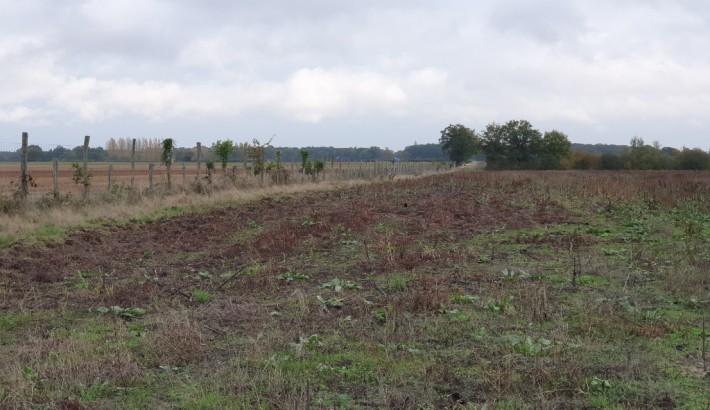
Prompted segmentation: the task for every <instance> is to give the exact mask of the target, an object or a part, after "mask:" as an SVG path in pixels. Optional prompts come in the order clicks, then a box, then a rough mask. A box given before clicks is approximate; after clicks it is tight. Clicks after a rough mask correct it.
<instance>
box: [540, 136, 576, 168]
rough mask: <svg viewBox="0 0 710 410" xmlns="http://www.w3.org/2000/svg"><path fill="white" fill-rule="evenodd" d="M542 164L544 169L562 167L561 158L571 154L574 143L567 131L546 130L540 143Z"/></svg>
mask: <svg viewBox="0 0 710 410" xmlns="http://www.w3.org/2000/svg"><path fill="white" fill-rule="evenodd" d="M540 145H541V146H540V165H541V167H542V168H543V169H560V160H561V159H562V158H564V157H566V156H568V155H569V154H570V147H571V146H572V143H571V142H570V141H569V138H567V135H565V133H563V132H560V131H557V130H552V131H547V132H545V135H544V136H543V137H542V141H541V144H540Z"/></svg>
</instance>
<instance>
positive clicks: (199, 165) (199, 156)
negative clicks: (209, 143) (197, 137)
mask: <svg viewBox="0 0 710 410" xmlns="http://www.w3.org/2000/svg"><path fill="white" fill-rule="evenodd" d="M201 170H202V143H201V142H198V143H197V178H196V179H197V180H198V181H199V180H200V171H201Z"/></svg>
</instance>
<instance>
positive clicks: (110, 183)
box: [108, 165, 113, 195]
mask: <svg viewBox="0 0 710 410" xmlns="http://www.w3.org/2000/svg"><path fill="white" fill-rule="evenodd" d="M112 189H113V165H109V166H108V193H109V195H111V190H112Z"/></svg>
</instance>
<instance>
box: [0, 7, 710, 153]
mask: <svg viewBox="0 0 710 410" xmlns="http://www.w3.org/2000/svg"><path fill="white" fill-rule="evenodd" d="M708 19H710V5H708V4H707V3H705V2H700V1H695V2H693V1H678V2H661V1H654V2H643V1H636V0H626V1H622V2H618V1H611V0H600V1H598V2H588V1H582V0H571V1H562V0H541V1H538V2H529V1H523V0H505V1H483V2H472V3H462V2H460V1H455V0H442V1H440V2H434V3H432V2H425V1H422V0H410V1H403V0H401V1H391V2H386V3H382V2H380V1H375V0H363V1H362V2H357V3H352V2H351V3H344V2H325V1H322V0H306V1H303V2H282V3H280V4H279V7H274V3H272V2H258V1H241V2H231V1H226V0H223V1H218V0H215V1H210V2H194V1H190V0H175V1H167V0H76V1H72V2H47V1H43V0H28V1H26V2H21V3H17V2H8V1H2V0H0V78H2V79H3V81H2V82H0V122H2V123H3V126H2V129H1V130H10V131H12V132H14V129H12V128H11V127H13V126H18V124H23V126H24V125H26V124H40V123H41V124H44V125H45V126H46V127H51V126H52V125H54V126H56V127H58V128H61V127H62V126H63V124H76V125H77V126H82V125H86V126H87V127H89V126H90V127H92V128H96V127H98V126H100V125H101V124H109V123H110V124H112V126H116V125H118V126H119V127H120V126H121V125H122V124H123V123H126V122H131V123H132V124H134V125H135V127H138V128H139V127H140V126H141V125H144V126H145V127H146V128H150V129H161V130H165V132H166V133H173V132H174V133H175V135H176V137H177V138H178V139H179V140H184V138H186V137H180V135H179V134H180V133H184V132H186V131H184V129H183V128H181V127H180V126H179V125H175V124H177V123H179V122H180V121H187V120H191V121H203V122H211V121H215V122H219V123H221V124H224V127H225V129H228V128H229V127H251V128H252V129H254V128H258V127H259V126H262V125H263V124H267V125H268V124H269V123H270V122H279V123H281V124H283V127H289V126H290V127H292V128H293V129H294V130H303V129H306V128H304V127H309V128H307V129H308V134H309V135H301V136H300V137H299V139H298V140H299V141H304V138H305V137H309V136H310V134H314V138H316V137H317V135H315V134H317V133H318V132H319V131H318V129H319V128H318V126H325V125H326V124H327V125H328V126H329V127H334V126H335V125H333V124H335V123H338V122H342V123H347V124H354V123H367V124H368V126H369V128H368V129H369V130H372V131H371V132H370V134H372V135H373V136H372V139H371V140H370V141H364V140H359V139H358V140H355V141H343V142H342V144H344V145H354V144H364V145H376V144H380V143H383V142H382V136H381V135H380V136H378V135H377V132H376V130H377V129H378V127H380V126H381V127H383V128H385V127H387V129H388V130H396V129H397V128H398V127H399V129H401V130H402V131H401V132H399V133H398V132H388V135H395V134H402V135H405V136H406V135H407V134H408V133H410V132H411V130H412V129H417V130H420V129H421V130H422V131H421V132H422V133H430V134H431V135H432V139H434V138H436V137H437V133H438V130H440V129H441V128H443V127H444V126H445V125H446V124H448V123H451V122H462V123H466V124H467V125H469V126H471V127H473V128H481V127H483V126H485V124H486V123H488V122H490V121H506V120H509V119H511V118H525V119H528V120H530V121H531V122H532V123H533V124H535V125H537V124H538V122H539V123H540V124H545V126H547V125H548V124H552V127H555V128H561V127H560V126H557V125H555V124H557V123H560V124H564V126H566V127H568V129H563V131H565V132H567V133H568V134H570V136H571V137H572V138H573V140H585V141H588V142H604V141H606V142H609V141H612V140H615V139H620V141H621V142H624V143H625V142H627V140H628V138H629V136H628V135H626V132H627V131H626V130H627V129H628V128H634V129H636V128H637V129H639V130H640V131H639V133H642V131H643V130H645V129H649V130H652V131H654V132H656V131H655V130H675V129H677V130H678V134H679V135H683V138H685V140H683V141H677V140H674V137H676V136H675V135H669V136H668V138H669V142H673V143H675V144H676V145H677V144H685V145H689V146H695V145H700V144H701V142H702V141H705V139H707V136H706V135H705V134H704V131H702V130H703V128H708V127H710V108H708V107H710V78H708V76H707V73H708V72H710V54H708V53H707V50H708V49H710V26H708V25H707V24H706V22H707V21H708ZM257 119H258V120H257ZM432 124H440V125H439V126H436V128H434V129H433V130H432V129H430V128H426V127H434V125H432ZM619 124H621V126H620V125H619ZM540 126H541V127H542V125H540ZM552 127H550V128H552ZM590 130H591V131H590ZM116 132H118V133H120V132H121V130H120V128H119V129H117V130H116ZM269 132H271V130H269ZM323 132H326V131H323ZM279 135H280V136H282V137H283V136H284V135H288V133H287V132H284V131H279ZM427 135H428V134H427ZM393 138H394V137H393ZM401 138H405V137H404V136H403V137H401ZM418 140H419V141H420V142H421V141H422V139H421V138H418ZM284 143H285V144H289V143H291V142H288V141H284ZM304 143H307V142H304ZM404 143H411V140H408V141H406V142H401V141H400V142H398V141H393V142H387V145H390V146H398V145H400V144H404ZM383 144H384V143H383Z"/></svg>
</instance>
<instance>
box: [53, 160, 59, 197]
mask: <svg viewBox="0 0 710 410" xmlns="http://www.w3.org/2000/svg"><path fill="white" fill-rule="evenodd" d="M52 179H53V180H54V191H53V192H54V197H55V198H56V197H58V196H59V160H58V159H56V158H54V160H53V161H52Z"/></svg>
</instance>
